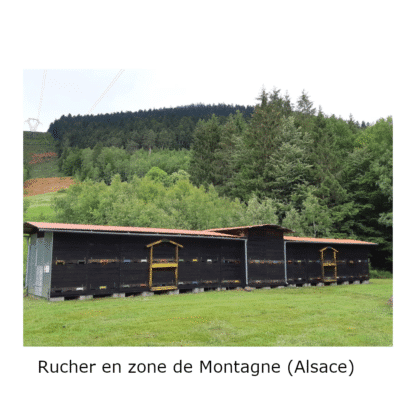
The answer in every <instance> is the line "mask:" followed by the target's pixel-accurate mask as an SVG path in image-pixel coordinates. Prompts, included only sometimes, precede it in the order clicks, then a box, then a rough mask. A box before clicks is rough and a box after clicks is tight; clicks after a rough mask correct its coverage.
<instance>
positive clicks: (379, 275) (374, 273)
mask: <svg viewBox="0 0 416 416" xmlns="http://www.w3.org/2000/svg"><path fill="white" fill-rule="evenodd" d="M370 279H393V274H392V273H391V272H389V271H387V270H376V269H373V268H371V267H370Z"/></svg>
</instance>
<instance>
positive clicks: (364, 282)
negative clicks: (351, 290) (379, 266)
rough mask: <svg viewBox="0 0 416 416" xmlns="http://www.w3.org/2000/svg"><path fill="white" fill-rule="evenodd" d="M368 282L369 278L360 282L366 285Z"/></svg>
mask: <svg viewBox="0 0 416 416" xmlns="http://www.w3.org/2000/svg"><path fill="white" fill-rule="evenodd" d="M369 283H370V281H369V280H363V282H362V284H363V285H368V284H369Z"/></svg>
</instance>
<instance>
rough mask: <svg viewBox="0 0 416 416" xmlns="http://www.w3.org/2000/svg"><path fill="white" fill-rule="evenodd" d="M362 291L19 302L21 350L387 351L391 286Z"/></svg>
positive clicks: (377, 282)
mask: <svg viewBox="0 0 416 416" xmlns="http://www.w3.org/2000/svg"><path fill="white" fill-rule="evenodd" d="M370 282H371V283H370V284H368V285H349V286H326V287H309V288H296V289H294V288H293V289H271V290H254V291H252V292H246V291H237V290H230V291H222V292H211V291H210V292H204V293H199V294H181V295H172V296H171V295H155V296H150V297H141V296H134V297H133V296H132V297H126V298H119V299H114V298H98V299H91V300H83V301H80V300H73V301H64V302H48V301H46V300H44V299H34V298H31V297H25V298H24V303H23V305H24V345H25V346H391V345H392V344H393V311H392V308H391V306H389V305H388V303H387V302H388V300H389V298H390V297H391V296H392V291H393V280H392V279H372V280H371V281H370Z"/></svg>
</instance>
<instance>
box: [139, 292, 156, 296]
mask: <svg viewBox="0 0 416 416" xmlns="http://www.w3.org/2000/svg"><path fill="white" fill-rule="evenodd" d="M153 295H154V293H153V292H142V293H140V296H153Z"/></svg>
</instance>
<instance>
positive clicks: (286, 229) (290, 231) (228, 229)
mask: <svg viewBox="0 0 416 416" xmlns="http://www.w3.org/2000/svg"><path fill="white" fill-rule="evenodd" d="M262 227H272V228H276V229H278V230H282V231H284V232H287V233H293V232H294V231H292V230H290V229H289V228H286V227H281V226H280V225H276V224H260V225H242V226H240V227H227V228H210V229H208V230H206V231H215V232H217V231H236V230H247V229H249V228H262Z"/></svg>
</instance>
